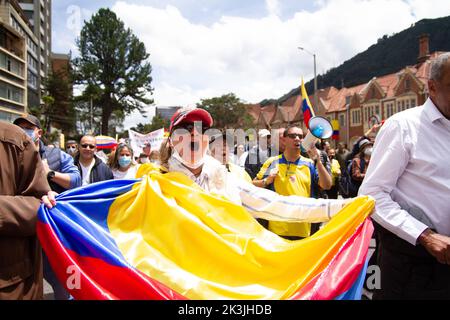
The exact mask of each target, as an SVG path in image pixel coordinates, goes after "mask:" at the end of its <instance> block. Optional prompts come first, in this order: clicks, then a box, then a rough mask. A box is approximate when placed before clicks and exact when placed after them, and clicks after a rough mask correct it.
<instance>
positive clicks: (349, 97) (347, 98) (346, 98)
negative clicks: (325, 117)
mask: <svg viewBox="0 0 450 320" xmlns="http://www.w3.org/2000/svg"><path fill="white" fill-rule="evenodd" d="M351 98H352V96H346V97H345V104H347V105H348V104H350V101H351Z"/></svg>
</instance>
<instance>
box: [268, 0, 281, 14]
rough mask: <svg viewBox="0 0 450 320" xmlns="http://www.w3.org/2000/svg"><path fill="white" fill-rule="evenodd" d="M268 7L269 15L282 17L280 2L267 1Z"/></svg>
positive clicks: (275, 0)
mask: <svg viewBox="0 0 450 320" xmlns="http://www.w3.org/2000/svg"><path fill="white" fill-rule="evenodd" d="M266 7H267V12H268V13H269V15H271V16H272V15H273V16H280V12H281V9H280V4H279V3H278V0H266Z"/></svg>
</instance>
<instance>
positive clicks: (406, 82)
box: [405, 79, 411, 91]
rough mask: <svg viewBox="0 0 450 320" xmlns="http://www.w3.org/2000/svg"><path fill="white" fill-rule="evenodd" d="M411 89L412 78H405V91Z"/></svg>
mask: <svg viewBox="0 0 450 320" xmlns="http://www.w3.org/2000/svg"><path fill="white" fill-rule="evenodd" d="M410 90H411V80H409V79H405V91H410Z"/></svg>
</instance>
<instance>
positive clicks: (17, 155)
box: [0, 54, 450, 299]
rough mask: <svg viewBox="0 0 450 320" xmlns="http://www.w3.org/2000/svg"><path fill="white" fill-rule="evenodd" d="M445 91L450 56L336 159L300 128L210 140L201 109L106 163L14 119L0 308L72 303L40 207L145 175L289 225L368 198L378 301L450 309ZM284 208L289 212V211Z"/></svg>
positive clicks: (286, 230)
mask: <svg viewBox="0 0 450 320" xmlns="http://www.w3.org/2000/svg"><path fill="white" fill-rule="evenodd" d="M449 84H450V55H449V54H443V55H442V56H441V57H440V58H439V59H436V62H435V63H434V64H433V66H432V68H431V76H430V80H429V82H428V86H429V90H430V98H429V99H428V100H427V101H426V103H425V104H424V105H423V106H419V107H417V108H414V109H411V110H407V111H405V112H402V113H399V114H398V115H396V116H395V117H392V119H389V120H388V121H386V124H385V126H386V127H387V128H384V127H382V124H381V123H380V124H375V125H374V126H373V127H371V128H370V129H369V130H368V131H367V132H366V133H365V134H364V135H363V136H361V137H360V138H359V139H357V140H356V141H355V142H354V143H353V145H352V147H351V150H349V149H348V148H347V146H346V145H345V144H343V143H341V142H340V143H337V145H335V148H333V147H332V146H331V145H330V141H325V140H324V141H318V143H317V144H316V145H313V146H312V147H311V148H310V149H309V150H308V152H305V151H304V149H303V147H302V141H303V139H304V135H305V132H303V130H302V128H301V127H299V126H297V125H289V126H288V127H286V128H279V129H276V130H272V131H269V130H267V129H261V130H259V131H258V132H257V134H256V136H255V137H253V140H251V139H249V137H246V139H244V141H239V142H238V141H237V140H236V139H235V137H233V136H232V135H231V136H230V135H228V134H227V133H219V134H215V135H212V136H209V135H207V134H206V129H210V128H211V126H212V124H213V119H212V118H211V116H210V114H209V113H208V112H206V111H205V110H202V109H185V110H184V109H182V110H180V111H178V112H177V113H176V114H175V115H174V117H173V118H172V120H171V125H170V129H169V137H168V138H167V139H165V140H164V141H163V143H162V145H161V149H160V150H152V148H151V145H150V144H148V143H146V144H144V145H142V146H141V147H142V152H141V153H140V154H134V153H133V150H132V148H131V147H130V145H128V144H127V143H126V142H125V141H123V140H122V141H121V142H120V143H119V144H118V145H117V147H116V148H115V150H113V151H112V152H110V153H109V154H108V155H106V154H105V153H104V152H103V151H100V150H97V143H96V138H95V137H94V136H92V135H84V136H83V137H81V139H80V140H79V141H78V142H77V141H75V140H69V141H67V144H66V151H63V150H61V149H60V148H58V147H55V146H52V147H50V146H46V145H45V144H44V142H43V140H42V136H43V130H42V127H41V123H40V121H39V119H38V118H36V117H35V116H32V115H27V116H23V117H19V118H17V119H15V121H14V123H13V124H9V123H5V122H0V161H1V167H0V178H1V179H0V186H1V188H0V190H1V195H0V207H1V210H2V211H1V214H0V231H1V233H0V248H1V255H2V259H0V261H1V262H0V299H41V298H42V278H45V279H46V280H47V281H48V283H49V284H50V285H51V286H52V288H53V291H54V295H55V299H70V296H69V294H68V293H67V292H66V291H65V289H64V286H63V285H62V284H61V283H59V281H58V280H57V278H56V276H55V275H54V272H53V271H52V268H51V266H50V264H49V262H48V257H46V255H45V254H42V253H41V249H40V246H39V242H38V239H37V236H36V233H35V229H34V228H35V224H36V212H37V209H38V206H39V203H40V201H39V199H42V200H41V201H42V202H44V203H45V204H46V205H47V206H49V207H51V206H53V205H54V204H55V195H56V194H57V193H61V192H64V191H66V190H69V189H73V188H77V187H80V186H85V185H89V184H92V183H96V182H100V181H105V180H111V179H132V178H135V177H136V173H137V171H138V169H139V166H142V165H146V164H149V163H152V164H153V165H156V166H160V167H161V170H162V172H167V171H177V172H181V173H183V174H185V175H187V176H188V177H189V178H191V179H192V180H193V181H195V182H196V183H197V184H198V185H199V186H200V187H202V188H203V189H205V190H207V191H211V192H216V193H219V194H223V195H224V196H226V197H228V198H229V199H230V200H232V201H235V202H237V203H240V204H244V205H245V204H247V207H251V208H253V210H260V208H259V207H258V206H259V203H261V201H259V200H260V199H264V201H265V204H267V202H270V203H271V206H266V205H264V208H265V209H264V210H274V211H276V212H275V213H280V212H285V211H289V212H294V213H295V212H297V211H298V208H296V206H295V205H293V203H294V204H295V201H297V200H298V201H301V198H305V197H308V198H325V199H338V198H339V199H342V198H348V197H356V196H358V194H359V195H371V196H373V197H374V198H375V199H376V200H377V204H376V211H375V213H374V219H375V221H376V224H375V225H376V232H375V238H376V239H377V240H379V241H380V245H379V247H378V251H377V252H376V253H375V254H374V255H373V258H372V260H371V263H374V264H375V263H378V264H380V267H381V271H382V272H385V273H383V282H382V287H381V288H378V290H377V291H376V294H375V298H379V299H389V298H399V299H401V298H420V297H422V296H423V297H426V298H434V297H437V298H450V288H449V286H450V267H449V265H450V240H449V239H450V230H449V228H450V224H449V223H448V221H450V219H449V216H448V195H449V191H450V183H449V181H450V176H449V172H450V170H448V168H444V166H446V165H445V163H446V161H445V160H446V157H447V156H448V154H449V153H450V147H449V144H448V143H447V142H448V138H449V132H450V125H449V123H450V102H449V101H450V99H448V97H449V96H450V91H449V87H450V85H449ZM197 123H201V125H202V126H203V128H202V127H200V128H198V127H196V124H197ZM421 126H426V127H427V129H426V130H425V133H426V134H427V135H429V136H427V138H426V139H422V138H421V137H422V136H419V134H418V131H420V132H421V134H422V135H423V134H425V133H424V131H423V130H422V129H421ZM180 130H181V131H180ZM272 135H273V136H272ZM376 136H377V138H376V139H375V137H376ZM411 141H413V142H411ZM436 141H438V142H436ZM430 145H431V146H433V145H434V146H436V148H433V147H430ZM419 147H420V148H423V150H422V149H420V150H418V149H417V148H419ZM372 155H373V156H372ZM429 163H431V164H429ZM430 166H431V167H430ZM413 169H414V170H416V171H414V170H413ZM427 170H431V171H429V172H427ZM224 181H225V182H226V183H224ZM408 183H409V184H411V183H412V184H413V185H414V186H415V187H413V188H409V187H408ZM237 190H239V192H237ZM427 190H428V191H427ZM430 190H431V191H430ZM424 193H427V194H428V195H431V194H434V196H433V199H432V200H430V201H428V200H424V199H423V195H424ZM243 194H244V195H245V196H243ZM284 196H290V197H293V198H290V199H293V200H292V201H290V202H289V204H287V203H286V202H283V200H282V199H283V197H284ZM296 199H297V200H296ZM446 201H447V202H446ZM269 207H270V208H271V209H267V208H269ZM428 208H431V209H430V210H431V211H427V210H428ZM261 210H262V209H261ZM296 210H297V211H296ZM293 216H295V214H294V215H293ZM327 219H329V217H323V221H321V222H326V221H327ZM316 220H317V217H315V220H314V223H312V220H311V218H310V217H308V216H301V217H299V218H298V221H295V222H274V221H266V220H262V219H258V221H259V222H260V223H261V224H262V225H263V226H264V227H266V228H267V229H268V230H270V231H272V232H274V233H276V234H278V235H279V236H281V237H284V238H286V239H289V240H298V239H303V238H306V237H309V236H311V235H312V234H313V233H314V232H316V231H317V230H318V229H319V228H320V227H321V223H317V221H316ZM377 243H378V241H377ZM399 256H402V257H403V258H401V259H400V258H399ZM408 280H410V281H413V283H412V284H411V283H408ZM406 288H408V290H406Z"/></svg>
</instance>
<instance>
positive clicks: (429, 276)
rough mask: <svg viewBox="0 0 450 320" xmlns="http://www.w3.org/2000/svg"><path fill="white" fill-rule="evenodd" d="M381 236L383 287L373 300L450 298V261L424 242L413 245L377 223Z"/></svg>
mask: <svg viewBox="0 0 450 320" xmlns="http://www.w3.org/2000/svg"><path fill="white" fill-rule="evenodd" d="M375 228H376V232H377V235H378V240H379V247H378V259H377V261H378V265H379V267H380V271H381V289H377V290H375V291H374V295H373V300H399V299H410V300H413V299H421V300H429V299H439V300H441V299H445V300H447V299H450V265H447V264H441V263H439V262H438V261H437V260H436V258H434V257H433V256H432V255H431V254H429V253H428V252H427V251H426V249H425V248H424V247H423V246H421V245H416V246H413V245H411V244H410V243H408V242H406V241H404V240H403V239H400V238H399V237H397V236H396V235H394V234H392V233H391V232H389V231H387V230H386V229H384V228H382V227H381V226H379V225H375Z"/></svg>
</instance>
